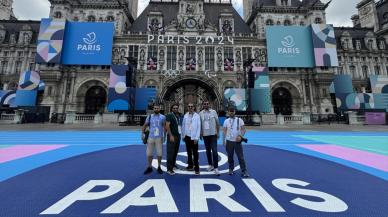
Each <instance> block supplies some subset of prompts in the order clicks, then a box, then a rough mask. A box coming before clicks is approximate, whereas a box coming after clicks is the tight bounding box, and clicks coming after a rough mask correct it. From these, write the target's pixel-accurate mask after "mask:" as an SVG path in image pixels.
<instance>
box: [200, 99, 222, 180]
mask: <svg viewBox="0 0 388 217" xmlns="http://www.w3.org/2000/svg"><path fill="white" fill-rule="evenodd" d="M199 116H200V117H201V124H202V125H201V129H202V131H201V138H203V140H204V143H205V148H206V156H207V161H208V163H209V167H208V168H207V171H209V172H210V171H212V170H214V174H216V175H217V176H219V175H220V172H219V171H218V151H217V139H218V138H219V131H220V124H219V120H218V115H217V112H216V111H215V110H213V109H210V108H209V101H208V100H206V101H204V102H203V110H202V111H201V112H200V113H199Z"/></svg>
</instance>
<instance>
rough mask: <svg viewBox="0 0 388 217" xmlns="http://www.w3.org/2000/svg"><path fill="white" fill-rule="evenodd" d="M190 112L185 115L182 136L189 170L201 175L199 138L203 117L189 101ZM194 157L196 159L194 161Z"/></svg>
mask: <svg viewBox="0 0 388 217" xmlns="http://www.w3.org/2000/svg"><path fill="white" fill-rule="evenodd" d="M188 110H189V111H188V112H187V113H186V114H185V116H184V117H183V122H182V137H183V140H184V141H185V143H186V151H187V164H188V166H187V167H186V169H187V170H188V171H192V170H195V174H196V175H199V162H198V160H199V159H198V140H199V137H200V134H201V118H200V117H199V115H198V114H197V113H196V112H194V104H193V103H189V105H188ZM193 157H194V161H193Z"/></svg>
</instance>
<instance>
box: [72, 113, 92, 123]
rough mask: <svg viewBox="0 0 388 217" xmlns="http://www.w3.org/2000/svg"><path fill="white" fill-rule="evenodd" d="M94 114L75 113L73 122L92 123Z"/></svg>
mask: <svg viewBox="0 0 388 217" xmlns="http://www.w3.org/2000/svg"><path fill="white" fill-rule="evenodd" d="M94 118H95V115H83V114H76V115H75V121H74V123H75V124H83V123H94Z"/></svg>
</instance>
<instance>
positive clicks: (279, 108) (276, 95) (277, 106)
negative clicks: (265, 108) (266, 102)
mask: <svg viewBox="0 0 388 217" xmlns="http://www.w3.org/2000/svg"><path fill="white" fill-rule="evenodd" d="M272 104H273V108H274V112H275V114H277V115H278V114H282V115H291V114H292V96H291V93H290V91H289V90H288V89H287V88H284V87H278V88H276V89H275V90H274V91H273V92H272Z"/></svg>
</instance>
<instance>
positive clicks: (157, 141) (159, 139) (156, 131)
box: [142, 105, 166, 175]
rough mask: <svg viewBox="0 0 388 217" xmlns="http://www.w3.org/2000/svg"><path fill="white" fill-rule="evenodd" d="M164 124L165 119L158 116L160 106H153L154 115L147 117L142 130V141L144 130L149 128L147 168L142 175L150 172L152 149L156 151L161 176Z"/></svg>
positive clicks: (160, 115) (162, 116)
mask: <svg viewBox="0 0 388 217" xmlns="http://www.w3.org/2000/svg"><path fill="white" fill-rule="evenodd" d="M165 122H166V117H165V116H164V115H162V114H160V105H154V114H151V115H149V116H148V117H147V119H146V121H145V123H144V125H143V128H142V139H144V137H145V130H146V128H147V126H149V128H150V134H149V137H148V141H147V152H146V154H147V161H148V167H147V168H146V170H145V171H144V175H146V174H149V173H151V172H152V160H153V155H154V149H156V153H157V158H158V169H157V171H158V173H159V174H163V171H162V169H161V168H160V165H161V162H162V154H163V151H162V150H163V149H162V146H163V141H164V136H165V135H164V134H165Z"/></svg>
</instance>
